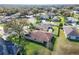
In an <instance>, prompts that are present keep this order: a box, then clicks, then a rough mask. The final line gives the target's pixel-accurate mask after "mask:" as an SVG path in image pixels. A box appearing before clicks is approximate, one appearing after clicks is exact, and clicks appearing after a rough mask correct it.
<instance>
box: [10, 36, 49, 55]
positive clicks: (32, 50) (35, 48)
mask: <svg viewBox="0 0 79 59" xmlns="http://www.w3.org/2000/svg"><path fill="white" fill-rule="evenodd" d="M15 37H16V36H15ZM15 37H9V38H10V40H11V41H12V42H14V43H18V42H19V41H18V40H19V39H18V38H17V37H16V39H15ZM20 45H22V46H24V49H25V54H27V55H34V54H44V55H46V54H50V50H49V49H48V48H46V47H44V46H42V45H40V44H37V43H34V42H31V41H28V40H23V39H21V43H20Z"/></svg>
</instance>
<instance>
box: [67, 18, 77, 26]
mask: <svg viewBox="0 0 79 59" xmlns="http://www.w3.org/2000/svg"><path fill="white" fill-rule="evenodd" d="M77 21H78V20H77V19H75V18H73V17H67V20H66V23H67V24H69V25H73V26H74V25H76V22H77Z"/></svg>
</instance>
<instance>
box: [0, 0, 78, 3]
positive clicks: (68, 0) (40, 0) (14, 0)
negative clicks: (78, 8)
mask: <svg viewBox="0 0 79 59" xmlns="http://www.w3.org/2000/svg"><path fill="white" fill-rule="evenodd" d="M0 4H79V2H78V0H0Z"/></svg>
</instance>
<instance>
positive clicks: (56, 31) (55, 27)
mask: <svg viewBox="0 0 79 59" xmlns="http://www.w3.org/2000/svg"><path fill="white" fill-rule="evenodd" d="M52 28H53V29H54V32H53V34H54V35H56V36H57V35H58V27H57V26H53V27H52Z"/></svg>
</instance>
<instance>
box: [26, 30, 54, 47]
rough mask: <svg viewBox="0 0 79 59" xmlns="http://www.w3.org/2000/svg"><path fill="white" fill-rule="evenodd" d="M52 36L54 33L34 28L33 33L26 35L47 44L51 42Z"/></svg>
mask: <svg viewBox="0 0 79 59" xmlns="http://www.w3.org/2000/svg"><path fill="white" fill-rule="evenodd" d="M52 37H53V34H52V33H50V32H47V31H41V30H34V31H32V32H31V33H29V34H26V35H25V38H27V39H30V40H33V41H36V42H39V43H42V44H45V45H46V46H48V45H49V43H51V40H52Z"/></svg>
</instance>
